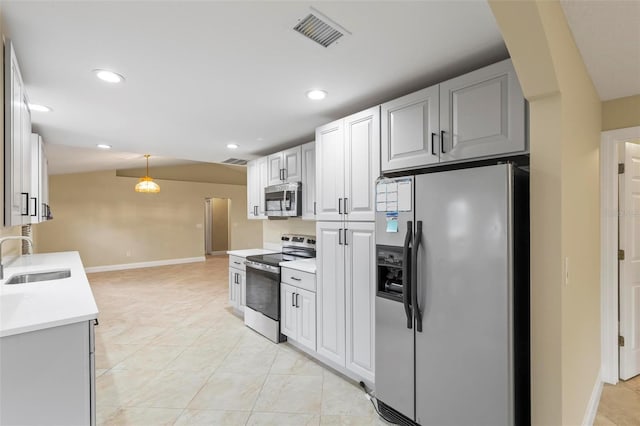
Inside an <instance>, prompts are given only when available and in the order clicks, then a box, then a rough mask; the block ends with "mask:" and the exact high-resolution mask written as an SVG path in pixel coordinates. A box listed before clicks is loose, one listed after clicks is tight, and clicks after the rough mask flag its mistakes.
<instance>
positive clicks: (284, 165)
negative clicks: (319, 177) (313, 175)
mask: <svg viewBox="0 0 640 426" xmlns="http://www.w3.org/2000/svg"><path fill="white" fill-rule="evenodd" d="M267 159H268V168H269V178H268V185H277V184H279V183H285V182H300V181H301V180H302V150H301V147H299V146H296V147H294V148H290V149H287V150H286V151H282V152H278V153H276V154H271V155H269V156H268V157H267Z"/></svg>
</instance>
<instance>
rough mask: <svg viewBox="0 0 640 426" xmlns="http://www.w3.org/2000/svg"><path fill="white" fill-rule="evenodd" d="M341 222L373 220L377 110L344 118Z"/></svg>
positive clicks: (377, 153) (377, 154)
mask: <svg viewBox="0 0 640 426" xmlns="http://www.w3.org/2000/svg"><path fill="white" fill-rule="evenodd" d="M344 137H345V142H344V157H345V162H344V167H345V172H344V174H345V182H344V200H343V202H342V203H343V206H342V208H343V211H344V214H345V215H344V220H355V221H373V220H375V210H376V209H375V207H376V206H375V204H376V198H375V185H374V183H375V180H376V179H377V178H378V176H379V175H380V107H377V106H376V107H373V108H370V109H368V110H365V111H362V112H359V113H357V114H354V115H350V116H349V117H347V118H345V119H344Z"/></svg>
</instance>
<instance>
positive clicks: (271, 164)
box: [267, 152, 284, 185]
mask: <svg viewBox="0 0 640 426" xmlns="http://www.w3.org/2000/svg"><path fill="white" fill-rule="evenodd" d="M267 162H268V168H269V176H268V180H267V185H277V184H279V183H282V182H283V179H282V178H283V175H282V173H283V169H284V161H283V155H282V152H278V153H276V154H271V155H270V156H268V157H267Z"/></svg>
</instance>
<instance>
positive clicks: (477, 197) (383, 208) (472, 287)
mask: <svg viewBox="0 0 640 426" xmlns="http://www.w3.org/2000/svg"><path fill="white" fill-rule="evenodd" d="M376 202H377V204H376V206H377V208H376V210H377V212H376V243H377V265H378V282H377V294H376V307H375V308H376V339H375V342H376V343H375V344H376V348H375V360H376V383H375V385H376V386H375V391H376V398H377V399H378V405H379V407H380V411H381V412H382V414H383V415H384V416H385V417H387V418H388V419H391V420H393V421H394V422H395V423H398V424H411V425H413V424H416V423H417V424H420V425H425V426H426V425H438V426H443V425H456V426H466V425H473V426H481V425H487V426H500V425H525V424H526V425H528V424H530V391H529V388H530V384H529V383H530V379H529V376H530V368H529V178H528V173H527V172H525V171H523V170H521V169H519V168H517V167H515V166H513V165H511V164H498V165H490V166H480V167H473V168H465V169H456V170H448V171H439V172H435V173H427V174H420V175H413V176H403V177H397V178H391V179H384V178H383V179H380V180H379V181H378V183H377V187H376Z"/></svg>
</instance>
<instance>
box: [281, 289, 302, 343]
mask: <svg viewBox="0 0 640 426" xmlns="http://www.w3.org/2000/svg"><path fill="white" fill-rule="evenodd" d="M295 303H296V288H295V287H293V286H290V285H288V284H284V283H281V284H280V332H281V333H282V334H284V335H285V336H287V337H289V338H291V339H293V340H298V327H297V325H296V324H297V321H298V317H297V315H298V309H297V308H296V304H295Z"/></svg>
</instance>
